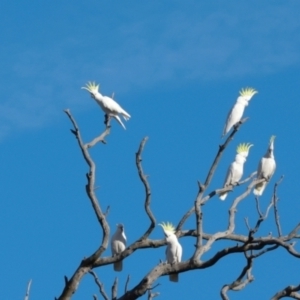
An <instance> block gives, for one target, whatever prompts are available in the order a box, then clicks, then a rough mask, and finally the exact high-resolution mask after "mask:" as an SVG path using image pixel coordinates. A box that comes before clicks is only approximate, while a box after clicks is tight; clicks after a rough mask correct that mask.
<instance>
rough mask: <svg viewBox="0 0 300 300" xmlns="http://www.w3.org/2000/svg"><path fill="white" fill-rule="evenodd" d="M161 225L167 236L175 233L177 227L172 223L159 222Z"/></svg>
mask: <svg viewBox="0 0 300 300" xmlns="http://www.w3.org/2000/svg"><path fill="white" fill-rule="evenodd" d="M158 225H159V226H161V227H162V229H163V231H164V234H165V236H166V237H168V236H169V235H172V234H175V227H174V226H173V224H172V223H169V222H167V223H164V222H162V223H161V224H158Z"/></svg>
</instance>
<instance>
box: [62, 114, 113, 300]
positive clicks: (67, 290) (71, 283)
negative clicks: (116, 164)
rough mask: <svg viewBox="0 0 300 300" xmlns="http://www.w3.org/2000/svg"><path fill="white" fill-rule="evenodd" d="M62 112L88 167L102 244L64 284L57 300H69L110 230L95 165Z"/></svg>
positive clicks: (102, 246)
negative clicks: (102, 203) (97, 194)
mask: <svg viewBox="0 0 300 300" xmlns="http://www.w3.org/2000/svg"><path fill="white" fill-rule="evenodd" d="M64 112H65V113H66V114H67V116H68V117H69V119H70V120H71V122H72V124H73V127H74V130H71V131H72V133H73V134H74V135H75V137H76V139H77V141H78V145H79V147H80V150H81V152H82V155H83V157H84V160H85V161H86V163H87V164H88V166H89V172H88V173H87V175H86V177H87V181H88V183H87V185H86V193H87V195H88V197H89V199H90V201H91V204H92V207H93V209H94V212H95V214H96V217H97V219H98V222H99V224H100V227H101V229H102V242H101V243H100V246H99V248H98V249H97V250H96V251H95V252H94V253H93V254H92V255H90V256H89V257H87V258H84V259H83V260H82V261H81V263H80V265H79V266H78V268H77V270H76V271H75V272H74V274H73V276H72V277H71V279H70V280H67V281H66V282H65V287H64V289H63V292H62V294H61V295H60V297H59V298H58V299H59V300H70V299H71V296H72V295H73V294H74V292H75V291H76V289H77V288H78V284H79V282H80V281H81V278H82V277H83V276H84V275H85V274H86V273H87V272H89V271H90V270H91V269H92V268H93V265H94V263H95V262H96V260H97V258H99V257H100V255H101V254H102V253H103V252H104V251H105V250H106V248H107V246H108V241H109V232H110V228H109V225H108V223H107V221H106V218H105V214H104V213H103V212H102V210H101V208H100V205H99V203H98V200H97V197H96V195H95V178H96V165H95V163H94V161H93V160H92V158H91V157H90V154H89V152H88V147H86V146H85V145H84V143H83V141H82V138H81V135H80V131H79V127H78V125H77V123H76V121H75V119H74V118H73V116H72V115H71V112H70V110H69V109H66V110H65V111H64Z"/></svg>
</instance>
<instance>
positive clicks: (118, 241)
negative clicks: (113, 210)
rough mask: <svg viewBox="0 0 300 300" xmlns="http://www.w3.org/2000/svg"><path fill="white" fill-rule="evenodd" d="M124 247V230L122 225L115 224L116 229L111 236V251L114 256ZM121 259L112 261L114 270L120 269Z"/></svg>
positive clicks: (121, 266) (121, 267)
mask: <svg viewBox="0 0 300 300" xmlns="http://www.w3.org/2000/svg"><path fill="white" fill-rule="evenodd" d="M125 248H126V236H125V231H124V226H123V225H122V224H117V230H116V232H115V233H114V235H113V236H112V238H111V252H112V255H113V256H115V255H117V254H119V253H121V252H123V251H124V250H125ZM122 269H123V261H122V260H120V261H118V262H115V263H114V270H115V271H122Z"/></svg>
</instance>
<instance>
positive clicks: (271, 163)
mask: <svg viewBox="0 0 300 300" xmlns="http://www.w3.org/2000/svg"><path fill="white" fill-rule="evenodd" d="M274 140H275V136H274V135H273V136H271V139H270V143H269V146H268V150H267V152H266V154H265V155H264V156H263V157H262V159H261V160H260V162H259V164H258V169H257V179H262V178H264V179H265V180H266V181H264V182H262V183H259V184H257V185H256V186H255V188H254V190H253V194H254V195H256V196H261V195H262V194H263V192H264V190H265V188H266V186H267V184H268V182H269V181H270V179H271V178H272V176H273V174H274V172H275V169H276V162H275V158H274Z"/></svg>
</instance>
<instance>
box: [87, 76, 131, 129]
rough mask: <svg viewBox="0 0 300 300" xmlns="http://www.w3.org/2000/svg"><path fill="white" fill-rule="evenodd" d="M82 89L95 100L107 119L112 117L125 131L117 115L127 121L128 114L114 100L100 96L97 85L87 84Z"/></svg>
mask: <svg viewBox="0 0 300 300" xmlns="http://www.w3.org/2000/svg"><path fill="white" fill-rule="evenodd" d="M82 89H85V90H87V91H89V92H90V94H91V97H92V98H94V99H95V100H96V102H97V103H98V104H99V105H100V107H101V108H102V109H103V111H104V112H105V114H106V115H107V116H108V117H114V118H115V119H116V120H117V121H118V122H119V123H120V124H121V125H122V127H123V128H124V129H126V128H125V126H124V124H123V123H122V121H121V119H120V117H119V115H122V116H123V118H124V119H125V120H126V121H127V120H129V118H130V114H128V113H127V112H126V111H125V110H124V109H123V108H122V107H121V106H120V105H119V104H118V103H117V102H116V101H115V100H113V99H112V98H110V97H107V96H103V95H102V94H100V93H99V84H96V83H95V82H88V83H87V84H86V86H85V87H82Z"/></svg>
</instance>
